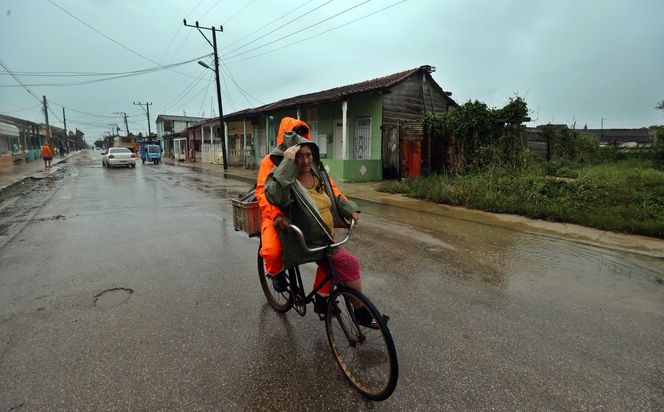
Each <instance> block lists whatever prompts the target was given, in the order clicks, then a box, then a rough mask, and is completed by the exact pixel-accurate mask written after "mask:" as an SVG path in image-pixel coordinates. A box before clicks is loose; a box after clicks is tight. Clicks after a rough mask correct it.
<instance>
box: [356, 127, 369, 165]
mask: <svg viewBox="0 0 664 412" xmlns="http://www.w3.org/2000/svg"><path fill="white" fill-rule="evenodd" d="M370 158H371V117H359V118H357V119H356V120H355V159H357V160H364V159H370Z"/></svg>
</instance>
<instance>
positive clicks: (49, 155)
mask: <svg viewBox="0 0 664 412" xmlns="http://www.w3.org/2000/svg"><path fill="white" fill-rule="evenodd" d="M41 155H42V158H43V159H44V167H51V160H53V151H52V150H51V147H50V146H49V145H48V142H44V145H43V146H42V148H41Z"/></svg>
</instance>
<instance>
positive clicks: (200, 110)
mask: <svg viewBox="0 0 664 412" xmlns="http://www.w3.org/2000/svg"><path fill="white" fill-rule="evenodd" d="M211 84H212V75H210V80H209V81H208V86H207V87H206V88H205V94H204V95H203V100H202V101H201V107H199V108H198V112H197V113H201V112H202V111H203V105H204V104H205V98H206V97H207V94H208V91H210V85H211ZM202 117H205V116H202Z"/></svg>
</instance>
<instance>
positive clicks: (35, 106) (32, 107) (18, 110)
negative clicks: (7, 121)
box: [2, 104, 41, 114]
mask: <svg viewBox="0 0 664 412" xmlns="http://www.w3.org/2000/svg"><path fill="white" fill-rule="evenodd" d="M40 106H41V104H36V105H34V106H31V107H26V108H25V109H17V110H10V111H6V110H3V111H2V113H5V114H6V113H18V112H25V111H28V110H32V109H34V108H37V107H40Z"/></svg>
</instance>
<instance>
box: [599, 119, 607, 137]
mask: <svg viewBox="0 0 664 412" xmlns="http://www.w3.org/2000/svg"><path fill="white" fill-rule="evenodd" d="M604 120H607V119H605V118H604V117H602V118H601V119H600V129H599V141H600V143H601V142H602V138H603V137H604Z"/></svg>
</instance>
